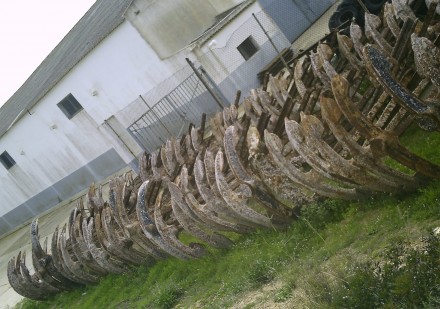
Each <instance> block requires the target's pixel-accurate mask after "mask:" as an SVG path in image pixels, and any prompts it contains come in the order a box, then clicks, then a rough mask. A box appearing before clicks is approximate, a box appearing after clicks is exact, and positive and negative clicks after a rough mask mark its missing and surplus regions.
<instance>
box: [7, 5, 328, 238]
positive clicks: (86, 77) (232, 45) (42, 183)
mask: <svg viewBox="0 0 440 309" xmlns="http://www.w3.org/2000/svg"><path fill="white" fill-rule="evenodd" d="M286 1H287V0H283V1H280V2H286ZM266 2H267V1H261V2H257V1H252V0H248V1H239V0H185V1H175V0H174V1H173V0H162V1H153V0H97V1H96V3H95V4H94V5H93V6H92V7H91V8H90V10H89V11H88V12H87V13H86V14H85V15H84V17H83V18H82V19H81V20H80V21H79V22H78V23H77V24H76V25H75V27H74V28H73V29H72V30H71V31H70V32H69V33H68V34H67V35H66V37H65V38H64V39H63V40H62V41H61V42H60V43H59V44H58V46H57V47H56V48H55V49H54V50H53V51H52V52H51V53H50V54H49V56H48V57H47V58H46V59H45V60H44V61H43V62H42V63H41V65H40V66H39V67H38V68H37V69H36V70H35V72H34V73H33V74H32V75H31V76H30V77H29V78H28V80H27V81H26V82H25V83H24V84H23V86H22V87H21V88H20V89H18V91H17V92H16V93H15V94H14V95H13V96H12V97H11V98H10V99H9V100H8V101H7V102H6V104H5V105H3V106H2V107H1V108H0V163H2V164H1V165H0V185H1V190H0V235H2V234H5V233H7V232H9V231H11V230H12V229H14V228H15V227H16V226H18V225H19V224H22V223H24V222H26V221H28V220H29V219H31V218H33V217H35V216H36V215H38V214H40V213H42V212H44V211H46V210H48V209H50V208H51V207H53V206H54V205H56V204H58V203H59V202H60V201H63V200H66V199H69V198H70V197H72V196H73V195H75V194H76V193H78V192H80V191H81V190H83V189H85V188H86V187H88V186H89V185H90V183H92V182H97V181H100V180H102V179H104V178H106V177H108V176H109V175H111V174H113V173H115V172H116V171H119V170H120V169H122V168H123V167H125V166H127V165H129V164H132V165H135V162H136V157H137V156H138V155H139V154H140V153H141V152H142V151H143V150H142V148H141V147H140V146H139V144H138V143H137V142H136V140H135V139H134V138H133V136H132V135H130V133H129V131H128V130H127V128H128V127H129V126H130V125H131V124H132V123H133V122H134V121H135V120H136V119H137V118H138V117H140V116H141V115H142V114H143V113H145V111H146V110H147V109H148V106H147V105H145V104H140V103H139V100H138V98H139V95H140V94H144V93H147V92H151V91H154V89H155V87H157V86H158V85H160V84H161V83H163V82H164V81H165V80H167V79H169V78H170V77H172V76H173V75H174V74H175V73H176V72H177V71H179V70H181V69H182V68H183V67H184V66H186V65H187V64H186V61H185V58H186V57H188V58H190V59H192V60H194V61H195V60H199V62H200V63H202V64H203V65H204V66H205V67H206V68H207V70H208V71H209V73H210V75H211V76H212V77H213V79H214V80H215V82H216V83H218V85H219V87H220V89H222V91H223V93H224V94H225V95H226V98H227V99H228V100H230V101H231V100H233V95H234V93H235V88H232V90H228V89H230V87H229V88H228V85H229V86H230V85H231V84H234V87H236V85H243V88H246V87H247V88H249V87H250V86H255V83H257V80H256V77H255V78H254V80H252V81H251V82H250V83H249V82H248V81H247V79H246V77H245V76H244V75H243V74H242V73H243V72H248V71H249V70H248V69H246V68H245V67H242V66H243V64H244V63H250V61H255V63H256V64H255V65H256V67H255V68H254V66H255V65H253V66H252V70H254V71H255V70H257V71H258V70H259V69H261V68H262V67H264V65H265V64H266V63H267V62H268V59H269V60H270V59H271V58H270V57H273V55H271V54H268V55H266V56H265V57H263V58H264V59H263V58H261V57H262V56H255V57H254V59H253V60H252V56H253V53H255V52H256V51H257V50H259V49H262V48H263V45H264V44H267V39H266V40H265V39H264V38H263V36H260V37H252V35H251V33H249V32H248V31H249V30H248V29H247V28H245V29H242V30H240V26H241V25H242V24H243V23H244V22H245V21H247V20H250V19H251V18H252V15H251V14H252V13H257V12H260V11H261V10H262V9H263V7H264V6H267V5H268V4H267V3H266ZM293 2H295V1H293ZM318 2H319V3H321V2H325V1H318ZM261 3H263V4H261ZM330 4H331V1H330V0H328V6H329V5H330ZM321 6H322V5H320V7H321ZM328 6H327V7H328ZM273 16H275V19H274V20H275V22H276V23H278V21H277V20H276V19H277V18H276V16H277V15H276V14H273ZM268 20H270V19H268ZM271 23H272V22H269V24H271ZM269 24H267V27H269V28H271V26H270V25H269ZM272 28H274V29H275V28H276V27H272ZM256 29H258V28H256ZM205 30H206V31H205ZM259 31H261V29H260V30H259ZM271 31H275V30H271ZM251 37H252V38H251ZM246 40H248V41H246ZM243 42H245V44H250V45H248V47H249V46H250V47H251V54H250V55H243V51H242V50H240V49H237V47H239V46H240V44H242V43H243ZM279 42H280V44H281V45H280V46H281V47H282V46H287V45H288V44H289V41H288V40H287V41H286V40H285V39H280V40H279ZM283 44H284V45H283ZM252 45H254V47H255V49H256V50H255V51H252V48H253V46H252ZM226 50H229V51H228V52H227V53H226ZM272 53H274V55H276V53H275V51H272ZM214 54H215V56H214V57H213V55H214ZM232 54H234V56H233V57H232V56H231V55H232ZM207 55H209V56H207ZM257 57H259V58H257ZM232 59H233V63H231V60H232ZM263 60H264V61H263ZM240 67H242V68H243V69H242V72H241V71H240ZM240 72H241V73H240ZM245 84H246V85H245ZM247 84H249V85H247ZM240 87H241V86H240Z"/></svg>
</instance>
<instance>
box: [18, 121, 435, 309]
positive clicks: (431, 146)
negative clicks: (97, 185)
mask: <svg viewBox="0 0 440 309" xmlns="http://www.w3.org/2000/svg"><path fill="white" fill-rule="evenodd" d="M422 137H423V139H422ZM402 142H403V143H404V144H405V145H409V146H410V148H411V149H412V150H413V151H414V152H416V153H417V154H419V155H421V156H423V157H426V158H428V159H430V160H431V161H437V163H440V162H438V161H439V160H440V159H439V158H440V156H438V154H437V152H438V149H440V137H439V134H437V133H433V134H431V133H430V134H427V133H420V132H419V131H418V130H416V129H414V130H413V131H412V132H410V134H408V135H406V136H404V137H403V138H402ZM439 207H440V181H433V182H431V183H430V184H428V185H426V186H425V187H423V188H422V189H420V190H419V191H418V192H414V193H406V192H403V193H402V194H400V195H399V196H390V195H386V194H378V195H372V196H371V197H370V198H369V199H368V200H364V201H360V202H346V201H339V200H326V201H321V202H319V203H316V204H313V205H309V206H307V207H306V208H305V209H304V210H303V212H302V216H301V218H300V219H298V220H297V221H296V222H294V223H293V224H292V225H291V226H290V228H289V229H287V230H285V231H268V230H264V231H257V232H255V233H253V234H250V235H242V236H238V235H235V236H233V238H234V241H235V244H234V246H233V248H232V249H230V250H216V249H212V248H210V249H209V254H208V255H207V256H206V257H204V258H202V259H199V260H192V261H180V260H177V259H169V260H166V261H159V262H157V263H156V264H155V265H153V266H150V267H139V268H135V269H133V271H132V272H130V273H127V274H124V275H109V276H107V277H105V278H103V279H102V280H101V282H100V283H99V284H98V285H96V286H88V287H84V288H82V289H80V290H77V291H73V292H68V293H67V292H66V293H61V294H59V295H56V296H54V297H53V298H51V299H49V300H47V301H45V302H37V301H30V300H25V301H23V302H22V303H20V304H19V305H18V306H17V307H20V308H173V307H178V308H194V307H197V308H228V307H230V306H232V305H233V304H237V303H238V302H239V301H241V302H242V303H243V302H244V303H245V305H243V307H246V308H252V307H253V306H254V305H255V304H261V303H264V302H272V303H276V304H279V305H283V306H286V307H288V306H291V305H293V304H294V305H295V307H299V308H301V307H303V308H306V307H308V308H332V307H333V308H355V307H358V308H362V306H364V307H366V308H372V307H383V308H401V307H417V308H418V307H422V308H423V307H424V308H436V307H439V304H440V289H439V288H438V286H439V283H440V281H439V280H440V265H439V263H440V259H439V258H438V254H439V253H438V244H439V242H438V239H437V240H436V238H435V237H433V236H432V235H431V232H432V230H433V229H434V228H435V227H439V226H440V211H439V210H440V209H439ZM436 257H437V258H436ZM399 263H400V264H399ZM378 272H379V273H380V274H378ZM408 274H411V275H408ZM422 283H431V285H429V284H422ZM271 286H275V287H276V288H275V290H271V289H270V287H271ZM431 286H435V287H437V288H436V289H435V288H431ZM256 291H260V292H262V293H263V295H264V296H263V297H262V296H258V295H257V294H255V292H256ZM264 291H266V292H264ZM365 291H368V292H365ZM403 296H404V297H403ZM399 301H400V302H402V301H406V303H405V304H403V303H399Z"/></svg>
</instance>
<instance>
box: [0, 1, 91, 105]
mask: <svg viewBox="0 0 440 309" xmlns="http://www.w3.org/2000/svg"><path fill="white" fill-rule="evenodd" d="M94 2H95V0H73V1H72V0H37V1H35V0H12V1H11V0H0V12H2V14H1V15H2V16H1V18H0V106H1V105H3V104H4V103H5V102H6V101H7V100H8V99H9V98H10V97H11V96H12V95H13V94H14V92H15V91H17V90H18V88H20V86H21V85H22V84H23V83H24V82H25V80H26V79H27V78H28V77H29V76H30V75H31V74H32V72H33V71H34V70H35V69H36V68H37V67H38V65H39V64H40V63H41V62H42V61H43V60H44V58H46V56H47V55H48V54H49V53H50V52H51V51H52V50H53V49H54V47H55V46H56V45H57V44H58V43H59V42H60V41H61V40H62V39H63V37H64V36H65V35H66V34H67V33H68V32H69V30H70V29H72V27H73V26H74V25H75V24H76V23H77V22H78V21H79V19H80V18H81V17H82V16H83V15H84V14H85V13H86V12H87V10H88V9H89V8H90V7H91V6H92V4H93V3H94Z"/></svg>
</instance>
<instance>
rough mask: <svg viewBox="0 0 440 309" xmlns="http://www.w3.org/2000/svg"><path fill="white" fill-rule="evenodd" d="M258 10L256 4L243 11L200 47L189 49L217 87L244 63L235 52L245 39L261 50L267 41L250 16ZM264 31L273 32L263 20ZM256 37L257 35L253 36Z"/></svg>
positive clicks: (272, 27) (272, 26) (268, 23)
mask: <svg viewBox="0 0 440 309" xmlns="http://www.w3.org/2000/svg"><path fill="white" fill-rule="evenodd" d="M261 10H262V8H261V6H260V4H259V3H258V2H254V3H253V4H251V5H250V6H249V7H247V8H246V9H245V10H244V11H243V12H242V13H241V14H240V15H239V16H236V17H235V18H234V19H233V20H232V21H230V22H228V23H227V24H226V25H225V26H224V27H223V28H222V29H221V30H220V31H218V32H216V33H215V35H214V36H213V37H212V38H210V39H209V40H208V41H206V42H205V43H203V44H200V45H197V44H195V45H194V46H193V50H192V52H193V54H194V55H195V57H197V58H198V60H199V61H200V62H201V63H202V65H203V66H204V67H205V69H207V71H208V73H209V74H210V75H211V77H212V78H213V79H214V80H215V82H217V83H221V82H222V81H223V80H224V79H225V78H227V77H228V76H229V74H231V73H232V72H234V71H235V70H236V69H237V68H238V67H239V66H240V65H242V64H243V63H244V62H246V61H245V59H244V58H243V57H242V55H241V54H240V52H239V51H238V49H237V46H238V45H240V44H241V43H242V42H243V41H244V40H245V39H246V38H248V37H249V35H251V34H252V37H253V38H254V39H255V41H256V42H257V44H258V45H259V46H261V45H262V44H263V43H265V42H266V41H267V37H266V36H265V35H264V32H263V31H262V30H261V28H260V26H259V25H258V23H257V22H256V20H255V19H254V18H253V17H252V13H254V14H257V13H260V12H261ZM264 27H265V29H266V31H268V32H269V33H271V32H273V30H274V29H275V28H274V25H273V23H272V22H267V21H266V20H265V24H264ZM255 33H257V35H255Z"/></svg>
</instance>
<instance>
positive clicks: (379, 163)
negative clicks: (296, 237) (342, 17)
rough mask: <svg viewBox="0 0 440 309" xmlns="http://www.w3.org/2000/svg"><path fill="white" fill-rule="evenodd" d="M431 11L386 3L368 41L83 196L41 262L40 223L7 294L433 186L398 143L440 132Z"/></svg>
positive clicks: (78, 281) (426, 168)
mask: <svg viewBox="0 0 440 309" xmlns="http://www.w3.org/2000/svg"><path fill="white" fill-rule="evenodd" d="M435 9H436V6H435V5H433V4H431V6H430V7H429V10H428V13H427V16H426V18H424V17H423V16H418V18H419V19H420V20H416V18H415V14H414V12H412V10H411V8H410V7H409V6H408V5H407V4H406V1H404V0H393V1H392V3H387V4H386V5H385V7H384V11H383V14H381V15H379V16H381V17H379V16H375V15H370V14H366V16H365V28H364V29H362V28H361V27H360V26H358V25H356V24H355V23H352V24H351V25H350V27H349V29H345V30H344V31H343V32H341V33H338V34H335V35H334V37H333V38H329V39H328V41H326V42H320V43H319V44H317V45H316V47H315V49H313V50H311V51H310V52H309V53H308V54H304V55H302V56H301V57H299V58H298V59H296V60H295V61H294V62H293V63H291V64H290V66H291V70H283V71H281V72H280V73H279V74H278V75H276V76H267V77H266V79H265V83H264V85H263V86H262V87H261V88H260V89H255V90H252V91H251V93H250V94H249V96H247V97H245V98H244V100H243V103H242V104H241V105H238V101H237V102H235V104H233V105H231V106H228V107H225V108H224V110H223V111H222V112H219V113H217V114H216V115H214V116H213V117H211V118H210V119H208V120H207V119H206V117H205V116H204V117H203V119H202V126H201V127H200V128H196V127H194V126H193V125H190V127H189V128H188V131H187V134H184V135H183V136H181V137H180V138H175V139H174V138H173V139H170V140H168V141H166V143H165V144H164V145H163V146H162V147H160V149H158V150H157V151H155V152H153V153H144V154H142V155H141V156H140V157H139V171H138V175H135V174H134V173H128V174H126V175H123V176H119V177H116V178H114V179H112V180H111V181H110V185H109V187H110V191H109V200H108V201H105V200H104V199H103V197H102V187H95V186H94V185H91V186H90V189H89V193H88V198H87V202H86V203H85V204H86V205H84V204H83V202H82V201H81V202H80V203H79V204H78V207H77V208H76V209H74V210H73V211H72V213H71V215H70V217H69V220H68V224H67V225H64V226H62V228H61V229H59V228H56V229H55V231H54V233H53V235H52V239H51V243H50V248H49V249H50V250H49V251H48V250H47V248H46V245H43V246H42V245H41V244H40V240H39V235H38V220H34V222H33V223H32V225H31V240H32V256H31V257H32V263H33V270H30V269H28V268H27V266H26V255H25V253H23V252H20V253H18V255H17V257H16V258H12V259H11V260H10V261H9V263H8V274H7V275H8V279H9V282H10V284H11V286H12V287H13V288H14V290H15V291H16V292H17V293H19V294H21V295H23V296H25V297H28V298H32V299H39V300H40V299H45V298H47V297H48V296H50V295H53V294H55V293H58V292H60V291H65V290H71V289H73V288H76V287H79V286H81V285H84V284H93V283H96V282H98V281H99V278H101V277H102V276H105V275H106V274H108V273H123V272H126V271H128V270H129V269H130V268H131V267H133V265H141V264H143V265H150V264H151V263H154V262H155V261H156V260H160V259H166V258H169V257H175V258H178V259H196V258H200V257H203V256H204V255H205V254H206V252H207V247H208V246H213V247H217V248H230V247H231V246H232V244H233V243H232V241H231V239H230V235H231V233H238V234H243V233H249V232H252V231H255V230H256V229H274V228H275V229H284V228H286V227H288V226H289V225H290V224H292V223H293V222H294V221H295V220H296V219H297V218H298V217H301V209H302V208H303V207H304V206H306V205H307V204H308V203H311V202H314V201H315V200H316V199H318V198H319V199H322V198H335V199H347V200H359V199H364V198H367V197H369V196H371V195H372V194H381V193H382V192H386V193H387V194H396V193H399V192H401V191H403V190H404V191H411V190H416V189H417V188H419V187H420V186H422V185H423V184H425V183H426V182H427V181H429V179H431V178H440V166H438V165H436V164H434V163H433V162H431V161H430V160H428V159H426V158H421V157H420V156H418V155H417V154H416V153H413V152H411V151H410V150H408V149H407V148H406V147H405V146H404V145H402V144H401V142H400V136H401V135H402V134H404V133H405V131H406V130H407V129H408V127H409V126H411V124H412V123H413V122H415V123H417V124H418V125H419V126H420V127H421V128H423V129H426V130H428V131H435V130H437V131H438V130H439V128H440V113H439V104H438V101H437V100H438V97H439V85H440V78H439V71H438V64H439V62H440V52H439V49H438V47H437V46H438V40H437V37H438V36H439V34H440V33H439V31H440V30H439V29H438V28H439V27H437V26H436V25H437V23H438V20H439V16H438V15H436V13H435ZM348 34H349V35H348ZM238 97H239V96H237V98H238ZM425 134H433V133H429V132H425ZM390 159H391V160H394V161H397V162H398V163H400V164H401V165H403V166H405V167H406V168H407V169H406V170H407V172H402V171H400V170H398V169H395V168H393V167H392V166H391V165H389V164H387V161H388V160H390ZM188 236H189V237H188ZM188 238H190V239H195V241H196V242H189V241H188ZM32 272H33V274H32Z"/></svg>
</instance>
